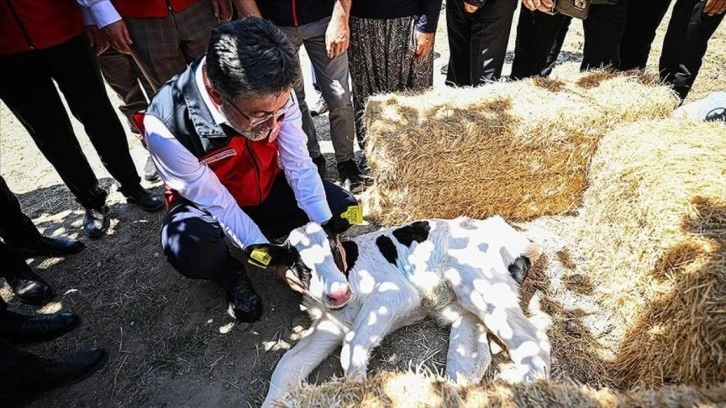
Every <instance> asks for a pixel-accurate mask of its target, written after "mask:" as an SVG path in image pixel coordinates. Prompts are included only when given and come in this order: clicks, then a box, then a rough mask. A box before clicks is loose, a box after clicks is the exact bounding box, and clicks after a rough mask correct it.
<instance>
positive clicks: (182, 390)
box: [0, 13, 726, 407]
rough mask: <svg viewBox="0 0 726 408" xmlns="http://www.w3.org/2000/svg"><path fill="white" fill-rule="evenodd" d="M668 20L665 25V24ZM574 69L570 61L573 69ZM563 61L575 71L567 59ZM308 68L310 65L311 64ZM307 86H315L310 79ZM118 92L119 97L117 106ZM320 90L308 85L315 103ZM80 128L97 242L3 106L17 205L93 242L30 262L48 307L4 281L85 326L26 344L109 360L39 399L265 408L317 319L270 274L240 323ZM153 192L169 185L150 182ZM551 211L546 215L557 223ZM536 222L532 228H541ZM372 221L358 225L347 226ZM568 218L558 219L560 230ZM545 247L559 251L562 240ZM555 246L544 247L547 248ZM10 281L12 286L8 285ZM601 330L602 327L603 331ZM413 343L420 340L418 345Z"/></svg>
mask: <svg viewBox="0 0 726 408" xmlns="http://www.w3.org/2000/svg"><path fill="white" fill-rule="evenodd" d="M517 15H518V14H515V24H514V26H513V32H512V36H511V40H510V44H509V47H510V52H509V53H508V59H507V65H506V66H505V70H504V74H505V75H506V74H508V72H509V66H510V64H511V60H512V56H513V54H512V52H511V50H512V49H513V47H514V28H515V27H516V16H517ZM664 24H665V23H664ZM445 33H446V29H445V17H444V16H443V13H442V18H441V23H440V27H439V30H438V35H437V40H436V41H437V43H436V51H437V53H438V54H439V57H438V58H437V59H436V60H435V71H434V72H435V82H436V86H443V79H444V76H443V75H441V74H440V73H439V71H440V68H441V67H442V66H443V65H444V64H446V62H447V59H448V45H447V43H446V37H445ZM662 36H663V27H661V30H660V33H659V36H658V37H657V38H656V41H655V43H654V50H653V53H652V55H651V64H652V63H654V62H655V61H657V53H658V52H659V50H660V44H661V42H662ZM582 43H583V35H582V29H581V25H580V24H578V23H573V25H572V29H571V32H570V34H569V35H568V38H567V41H566V44H565V46H564V51H563V54H562V57H563V60H564V61H579V59H580V58H581V56H582V54H581V49H582ZM573 67H574V68H573ZM558 69H561V70H562V69H576V66H575V65H574V64H569V65H567V66H564V67H560V68H555V72H557V70H558ZM304 71H305V72H309V70H304ZM724 72H726V29H724V27H723V25H722V27H720V29H719V30H718V31H717V32H716V34H715V35H714V37H713V38H712V40H711V44H710V50H709V52H708V54H707V56H706V58H705V60H704V66H703V68H702V71H701V74H700V76H699V78H698V80H697V81H696V84H695V85H694V89H693V91H692V92H691V95H690V96H689V100H691V101H692V100H696V99H699V98H701V97H703V96H706V95H707V94H708V93H709V92H711V91H714V90H724V88H725V86H724V83H725V82H724V80H723V78H724ZM308 89H311V87H308ZM109 94H110V95H112V102H113V103H114V104H115V105H118V104H119V101H118V99H117V98H116V97H115V95H113V93H112V92H111V91H110V90H109ZM316 99H317V96H316V95H314V93H313V92H308V101H309V102H310V103H311V104H312V103H314V101H315V100H316ZM73 124H74V129H75V130H76V133H77V135H78V138H79V140H80V141H81V143H82V146H83V148H84V151H85V152H86V154H87V156H88V158H89V160H90V162H91V165H92V166H93V168H94V170H95V171H96V174H97V176H98V177H99V179H101V180H102V184H103V185H104V186H105V187H108V188H109V189H110V192H111V194H110V196H109V200H108V205H109V208H110V216H111V219H112V222H111V227H110V229H109V231H108V233H107V234H106V235H105V236H104V237H102V238H101V239H98V240H90V239H88V238H86V237H85V235H83V233H82V227H81V221H82V218H83V212H82V211H81V209H80V207H79V205H78V204H77V203H76V202H75V200H74V198H73V197H72V195H71V194H70V192H69V191H68V189H67V188H66V187H65V185H64V184H63V183H62V182H61V180H60V178H59V177H58V175H57V174H56V173H55V171H54V170H53V168H52V167H51V166H50V165H49V164H48V162H47V161H46V160H45V159H44V158H43V156H42V155H41V154H40V153H39V151H38V149H37V148H36V146H35V145H34V144H33V143H32V141H31V139H30V137H29V136H28V134H27V132H26V131H25V129H24V128H23V127H22V125H21V124H20V123H19V122H18V121H17V120H16V118H15V117H14V116H13V115H12V114H11V113H10V112H9V110H8V109H7V107H6V106H5V105H3V104H0V132H1V136H2V137H1V145H0V174H2V175H3V176H4V177H5V179H6V180H7V182H8V184H9V185H10V187H11V189H13V191H14V192H15V193H16V194H17V196H18V198H19V200H20V202H21V206H22V208H23V209H24V211H25V212H26V214H28V215H29V216H30V217H31V218H32V219H33V220H34V221H35V223H36V224H37V225H38V227H39V228H40V229H41V231H42V232H43V233H45V234H47V235H66V236H72V237H76V238H79V239H80V240H82V241H84V242H85V243H86V245H87V249H86V250H85V251H83V252H81V253H80V254H78V255H75V256H71V257H68V258H47V259H46V258H38V259H32V260H30V264H31V266H32V267H33V269H34V270H36V271H38V272H39V273H40V274H41V275H42V276H43V277H44V278H45V279H47V280H48V282H49V283H51V284H52V285H53V287H54V288H55V289H56V292H57V297H56V299H55V300H56V301H55V302H53V303H51V304H49V305H47V306H45V307H44V308H42V309H37V308H31V307H28V306H24V305H22V304H20V303H19V302H17V301H14V300H13V299H12V295H11V292H10V291H9V290H8V287H7V286H6V285H5V286H4V287H2V289H0V290H1V291H2V296H3V298H5V299H6V300H8V301H9V302H10V307H11V309H12V310H16V311H20V312H22V313H26V314H33V313H51V312H55V311H58V310H69V311H74V312H76V313H78V314H80V315H81V317H82V319H83V324H82V325H81V326H80V327H79V328H78V329H76V330H75V331H73V332H71V333H69V334H67V335H65V336H63V337H61V338H60V339H58V340H56V341H53V342H49V343H43V344H39V345H34V346H31V347H27V348H26V349H27V350H29V351H31V352H34V353H37V354H39V355H42V356H49V357H51V356H61V355H63V354H65V353H68V352H70V351H73V350H75V349H78V348H82V347H87V346H100V347H104V348H106V349H107V350H108V351H109V353H110V357H109V361H108V363H107V364H106V365H105V367H103V368H102V369H101V370H100V371H99V372H98V373H97V374H96V375H94V376H93V377H91V378H89V379H87V380H86V381H84V382H82V383H80V384H77V385H74V386H71V387H66V388H62V389H59V390H55V391H52V392H48V393H46V394H44V395H43V396H42V397H41V398H39V399H38V400H36V401H35V402H34V403H32V404H31V405H30V406H31V407H69V406H73V407H93V406H101V407H111V406H114V407H123V406H128V407H139V406H144V407H167V406H174V407H177V406H183V407H200V406H201V407H212V406H257V405H259V403H260V402H261V401H262V399H263V398H264V395H265V392H266V389H267V384H268V381H269V378H270V376H271V374H272V370H273V368H274V366H275V364H276V362H277V361H278V359H279V358H280V357H281V355H282V353H283V352H284V351H285V350H286V349H288V348H289V347H290V345H291V344H294V341H295V339H297V337H298V336H299V334H300V333H301V332H302V330H304V328H305V327H307V325H308V324H309V320H308V319H307V317H306V316H305V315H304V313H302V312H301V311H300V310H299V307H298V306H297V305H298V303H299V297H298V296H297V295H295V294H294V293H292V292H291V291H290V290H289V289H287V288H286V287H285V286H284V285H283V284H282V283H281V282H279V281H277V280H276V279H275V278H274V277H272V276H269V275H265V274H263V273H257V274H254V275H253V276H252V280H253V283H254V285H255V288H256V289H257V291H258V292H259V294H260V295H261V296H262V298H263V300H264V307H265V313H264V315H263V317H262V319H261V320H260V321H258V322H255V323H253V324H235V323H234V321H233V319H232V318H231V317H230V316H229V315H228V314H227V312H226V309H227V305H226V302H225V301H224V296H223V293H222V292H221V290H219V289H217V288H216V287H215V286H214V285H212V284H210V283H206V282H202V281H194V280H190V279H185V278H183V277H182V276H181V275H179V274H178V273H176V272H175V271H174V270H173V269H172V268H171V267H170V266H169V265H168V264H167V263H166V261H165V259H164V257H163V255H161V254H160V244H159V229H160V224H161V220H162V218H163V215H164V214H163V213H155V214H149V213H145V212H143V211H141V210H139V209H137V208H135V207H134V206H131V205H127V204H126V203H125V202H124V199H123V196H122V195H121V194H120V193H118V191H116V185H115V182H114V181H113V180H112V179H111V178H110V176H109V175H108V173H107V172H106V170H105V169H104V168H103V167H102V165H101V163H100V161H99V159H98V157H97V155H96V153H95V151H94V150H93V148H92V146H90V143H89V142H88V139H87V137H86V136H85V133H84V131H83V128H82V126H81V125H80V124H79V123H78V122H76V121H74V123H73ZM316 125H317V127H318V129H319V134H320V136H321V138H322V139H323V140H324V141H325V142H324V143H323V148H324V152H325V154H326V156H327V158H328V162H329V168H328V176H329V177H331V179H334V177H336V176H337V175H336V172H335V169H334V166H333V165H332V164H331V163H332V162H333V161H334V160H333V157H332V152H333V151H332V145H331V144H330V142H329V135H328V130H327V129H328V124H327V116H322V117H319V118H317V119H316ZM129 143H130V146H131V150H132V156H133V157H134V160H135V162H136V164H137V167H138V168H139V171H140V172H141V169H142V167H143V164H144V162H145V159H146V153H145V151H144V150H143V148H142V147H141V145H140V143H139V142H138V141H137V140H136V139H135V137H133V136H132V135H131V133H129ZM145 185H146V186H147V187H150V188H152V189H153V190H155V191H157V192H161V191H162V186H161V184H160V183H159V182H157V183H151V184H149V183H145ZM563 222H565V223H566V220H565V221H561V220H557V219H555V220H549V221H548V220H543V221H542V222H541V223H542V224H547V223H554V224H561V223H563ZM540 227H541V226H540V225H539V224H534V225H532V228H540ZM372 228H375V227H374V226H370V225H369V226H362V227H356V228H354V229H353V230H352V231H351V233H350V234H351V235H355V234H358V233H360V232H361V231H367V230H370V229H372ZM558 228H560V227H552V228H549V229H550V230H552V229H558ZM554 241H556V238H553V242H552V243H550V244H549V249H550V250H551V251H555V250H557V245H556V244H555V243H554ZM546 249H547V246H546ZM3 285H4V283H3ZM603 330H605V329H603ZM447 333H448V331H447V330H446V329H441V328H438V327H436V326H435V324H433V323H432V322H424V323H422V324H420V325H417V326H415V327H411V328H407V329H404V330H402V331H400V332H398V333H396V334H394V335H392V336H390V337H389V338H387V339H386V340H385V341H384V342H383V344H382V345H381V347H380V348H379V349H378V350H377V352H376V354H375V357H374V361H373V364H372V365H373V367H374V368H377V369H387V370H391V369H395V370H402V369H409V368H412V369H414V370H433V371H440V370H441V369H442V368H443V366H444V364H445V357H446V345H447ZM413 344H415V347H412V345H413ZM553 373H554V375H555V377H556V378H562V377H568V378H572V379H577V380H580V381H584V382H588V381H589V379H588V378H584V377H582V376H580V375H578V373H577V367H574V366H569V367H568V365H567V361H566V358H563V359H561V360H560V362H559V363H558V368H556V369H555V370H554V371H553ZM333 374H340V368H339V362H338V360H337V358H336V357H331V358H330V359H328V360H327V361H326V362H324V363H323V364H322V365H321V367H320V369H319V370H317V371H316V372H314V373H313V375H312V376H311V379H310V380H311V381H322V380H325V379H326V378H329V376H330V375H333Z"/></svg>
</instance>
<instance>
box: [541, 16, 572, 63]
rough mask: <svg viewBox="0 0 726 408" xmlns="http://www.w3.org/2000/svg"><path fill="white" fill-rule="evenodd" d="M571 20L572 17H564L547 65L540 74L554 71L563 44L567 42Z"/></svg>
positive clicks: (547, 59) (546, 61)
mask: <svg viewBox="0 0 726 408" xmlns="http://www.w3.org/2000/svg"><path fill="white" fill-rule="evenodd" d="M571 22H572V17H565V18H563V19H562V25H561V26H560V29H559V30H558V31H557V38H556V39H555V42H554V44H552V49H550V53H549V54H547V58H546V60H545V66H544V68H542V70H541V71H540V76H543V77H548V76H550V74H551V73H552V68H554V66H555V63H556V62H557V58H559V56H560V51H562V44H564V43H565V37H567V32H568V31H569V30H570V23H571Z"/></svg>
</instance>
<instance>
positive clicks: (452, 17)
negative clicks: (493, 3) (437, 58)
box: [446, 0, 472, 86]
mask: <svg viewBox="0 0 726 408" xmlns="http://www.w3.org/2000/svg"><path fill="white" fill-rule="evenodd" d="M467 14H468V13H467V12H466V11H465V10H464V6H463V4H462V2H461V1H460V0H450V1H447V2H446V32H447V34H448V39H449V51H450V53H449V68H448V70H447V71H446V85H449V86H469V85H472V84H471V80H470V78H471V72H470V67H471V64H470V60H469V58H470V52H469V48H470V43H471V31H470V24H471V22H470V20H469V17H468V16H467Z"/></svg>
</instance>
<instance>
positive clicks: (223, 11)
mask: <svg viewBox="0 0 726 408" xmlns="http://www.w3.org/2000/svg"><path fill="white" fill-rule="evenodd" d="M212 7H213V8H214V17H217V21H229V20H231V19H232V0H212Z"/></svg>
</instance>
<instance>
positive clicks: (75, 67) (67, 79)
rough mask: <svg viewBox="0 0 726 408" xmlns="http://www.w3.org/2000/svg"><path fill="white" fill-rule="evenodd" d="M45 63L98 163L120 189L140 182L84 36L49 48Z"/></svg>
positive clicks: (94, 59)
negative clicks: (94, 153)
mask: <svg viewBox="0 0 726 408" xmlns="http://www.w3.org/2000/svg"><path fill="white" fill-rule="evenodd" d="M44 51H47V55H48V62H49V65H50V68H51V72H52V75H53V78H54V79H55V80H56V82H58V88H60V90H61V92H63V95H64V96H65V98H66V101H67V102H68V107H69V108H70V110H71V113H73V116H75V117H76V118H77V119H78V120H79V121H80V122H81V123H82V124H83V127H84V129H85V130H86V134H87V135H88V138H89V139H90V140H91V144H93V147H94V148H95V149H96V152H97V153H98V156H99V157H100V158H101V163H103V165H104V167H106V169H107V170H108V172H109V173H111V176H113V178H115V179H116V180H117V181H118V182H119V183H121V188H122V189H124V188H131V187H135V186H136V185H138V184H139V182H140V181H141V178H140V177H139V174H138V173H137V172H136V167H135V166H134V162H133V160H132V159H131V154H130V153H129V144H128V142H127V141H126V132H125V131H124V128H123V126H122V125H121V121H119V119H118V115H116V112H115V111H114V108H113V106H112V105H111V101H110V100H109V99H108V94H106V88H105V86H104V84H103V79H102V78H101V71H100V70H99V69H98V64H97V61H96V58H95V56H94V55H93V50H92V49H91V47H90V46H89V45H88V41H87V40H86V38H85V36H79V37H76V38H74V39H73V40H70V41H66V42H65V43H63V44H61V45H58V46H55V47H51V48H49V49H47V50H44Z"/></svg>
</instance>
